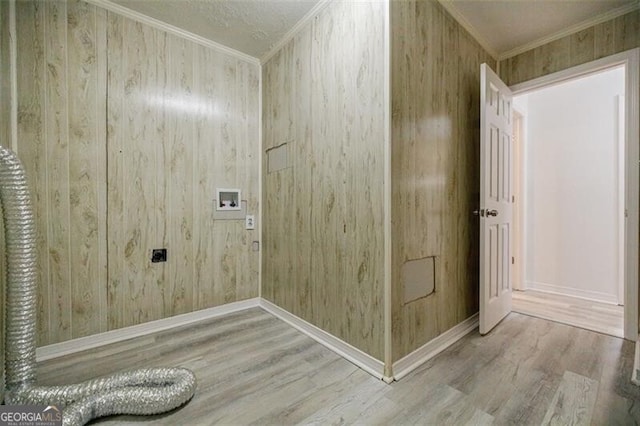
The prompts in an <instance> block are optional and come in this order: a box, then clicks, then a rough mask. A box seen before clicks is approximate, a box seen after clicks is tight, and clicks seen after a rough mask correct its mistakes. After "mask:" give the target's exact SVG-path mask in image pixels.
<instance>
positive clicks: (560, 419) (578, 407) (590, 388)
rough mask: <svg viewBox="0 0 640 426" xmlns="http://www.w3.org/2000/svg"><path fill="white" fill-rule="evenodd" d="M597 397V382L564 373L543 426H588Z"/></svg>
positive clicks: (567, 372)
mask: <svg viewBox="0 0 640 426" xmlns="http://www.w3.org/2000/svg"><path fill="white" fill-rule="evenodd" d="M597 395H598V382H597V381H595V380H591V379H589V378H588V377H584V376H581V375H579V374H575V373H572V372H571V371H565V373H564V375H563V376H562V381H561V382H560V386H559V387H558V390H557V391H556V394H555V395H554V397H553V400H552V401H551V404H550V406H549V409H548V410H547V414H546V415H545V416H544V419H543V420H542V424H543V425H590V424H591V416H592V414H593V409H594V407H595V402H596V398H597Z"/></svg>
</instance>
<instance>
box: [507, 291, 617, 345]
mask: <svg viewBox="0 0 640 426" xmlns="http://www.w3.org/2000/svg"><path fill="white" fill-rule="evenodd" d="M512 309H513V311H514V312H519V313H521V314H525V315H531V316H534V317H538V318H544V319H548V320H551V321H557V322H561V323H563V324H568V325H572V326H574V327H580V328H586V329H587V330H593V331H597V332H598V333H604V334H609V335H611V336H616V337H623V336H624V308H623V307H622V306H618V305H612V304H609V303H601V302H595V301H592V300H585V299H579V298H576V297H569V296H563V295H561V294H553V293H545V292H541V291H535V290H527V291H514V292H513V305H512Z"/></svg>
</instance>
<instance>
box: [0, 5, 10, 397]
mask: <svg viewBox="0 0 640 426" xmlns="http://www.w3.org/2000/svg"><path fill="white" fill-rule="evenodd" d="M9 40H10V36H9V3H8V2H3V1H0V100H1V101H0V145H2V146H4V147H7V148H10V147H11V143H10V142H11V137H10V132H11V125H10V120H11V112H10V106H11V105H10V102H9V100H10V99H11V98H10V93H9V91H10V90H11V89H10V86H11V79H10V77H9V75H10V67H9V61H10V56H9V49H10V47H9V43H10V42H9ZM1 213H2V206H1V205H0V214H1ZM0 247H2V250H0V401H2V400H3V399H4V348H5V346H4V333H5V326H4V313H5V306H4V298H5V292H4V289H5V280H6V277H5V274H6V270H5V252H4V224H2V221H0Z"/></svg>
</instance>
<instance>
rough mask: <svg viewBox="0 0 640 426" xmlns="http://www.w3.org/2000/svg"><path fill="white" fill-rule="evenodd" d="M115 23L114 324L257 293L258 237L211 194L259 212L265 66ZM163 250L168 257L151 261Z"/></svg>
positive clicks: (111, 112)
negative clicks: (217, 209)
mask: <svg viewBox="0 0 640 426" xmlns="http://www.w3.org/2000/svg"><path fill="white" fill-rule="evenodd" d="M108 26H109V31H108V34H109V35H110V37H109V49H108V54H109V61H108V63H109V78H110V80H109V88H110V90H109V94H108V104H109V129H110V132H109V149H108V151H109V156H110V158H113V162H114V166H113V167H110V170H109V173H112V175H110V176H109V179H108V185H109V188H108V194H109V197H110V198H109V207H110V211H109V216H110V218H109V223H110V227H114V228H115V229H116V230H119V231H116V232H118V235H117V237H115V236H114V237H113V238H110V240H109V241H110V242H109V243H110V248H109V253H110V269H109V276H110V277H114V278H113V279H111V278H110V291H109V294H110V296H109V297H110V300H113V301H114V303H113V305H110V309H113V316H112V317H110V324H109V327H110V329H113V328H118V327H122V326H127V325H134V324H139V323H141V322H146V321H149V320H153V319H159V318H165V317H168V316H172V315H176V314H180V313H184V312H190V311H193V310H196V309H202V308H207V307H212V306H217V305H220V304H224V303H229V302H233V301H237V300H242V299H246V298H249V297H255V296H257V294H258V288H257V286H258V280H257V274H258V264H257V254H256V253H253V252H251V241H252V239H253V238H252V232H254V233H255V231H246V230H245V229H244V223H242V221H229V220H226V221H225V220H220V221H214V220H213V209H214V203H213V199H214V198H215V195H214V194H215V189H216V188H219V187H231V188H235V187H238V188H241V189H242V191H243V198H245V199H246V200H247V203H248V208H249V212H254V213H255V212H257V210H258V194H257V188H258V180H257V172H255V171H254V172H250V171H251V170H257V169H258V163H257V161H259V154H258V153H259V147H258V128H257V126H256V125H255V122H257V121H258V72H259V70H258V67H257V66H255V65H251V64H247V63H244V62H243V61H240V60H238V59H236V58H233V57H230V56H227V55H222V54H220V53H217V52H214V51H212V50H210V49H207V48H204V47H201V46H197V45H195V44H193V43H190V42H187V41H184V40H182V39H179V38H177V37H175V36H173V35H169V34H166V33H164V32H162V31H158V30H155V29H151V28H149V27H146V26H144V25H142V24H139V23H136V22H133V21H130V20H128V19H125V18H122V17H120V16H116V15H112V14H110V15H109V19H108ZM112 40H113V43H112ZM119 81H122V82H124V83H119ZM112 82H113V84H112ZM112 108H113V109H112ZM112 202H113V204H112ZM111 208H113V220H112V218H111ZM255 239H257V237H256V238H255ZM161 247H165V248H167V249H168V262H167V263H159V264H152V263H150V261H149V260H150V253H151V250H152V249H153V248H161ZM112 258H113V259H112Z"/></svg>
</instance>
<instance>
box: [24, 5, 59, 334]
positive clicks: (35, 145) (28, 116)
mask: <svg viewBox="0 0 640 426" xmlns="http://www.w3.org/2000/svg"><path fill="white" fill-rule="evenodd" d="M44 7H45V6H44V4H43V3H41V2H16V40H17V49H18V57H17V68H18V72H17V78H18V81H17V85H18V151H19V156H20V159H21V160H22V162H23V164H24V167H25V169H26V172H27V175H28V176H29V178H28V179H29V186H30V189H31V194H32V199H33V209H34V214H35V217H36V227H37V235H36V238H37V246H38V249H37V254H38V259H39V269H38V283H39V286H38V343H39V344H47V343H51V342H52V340H53V339H52V338H51V336H50V329H53V330H56V331H57V328H56V326H51V327H50V322H49V315H50V313H51V311H52V310H55V309H57V308H56V303H55V301H54V299H53V297H52V296H53V295H52V289H51V286H50V282H49V275H50V274H49V250H48V227H47V214H48V199H49V197H48V193H47V190H48V182H47V170H46V164H47V161H46V158H47V151H46V149H47V146H46V140H45V125H46V123H45V113H44V108H45V106H44V99H45V93H44V91H45V56H44V55H45V46H44V43H45V40H44V36H45V34H44ZM61 333H62V334H65V335H67V336H68V330H62V332H61Z"/></svg>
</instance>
